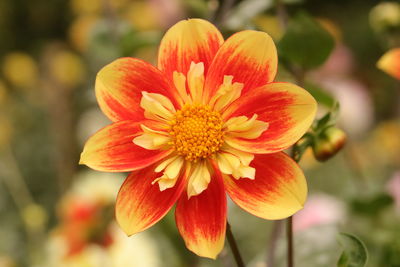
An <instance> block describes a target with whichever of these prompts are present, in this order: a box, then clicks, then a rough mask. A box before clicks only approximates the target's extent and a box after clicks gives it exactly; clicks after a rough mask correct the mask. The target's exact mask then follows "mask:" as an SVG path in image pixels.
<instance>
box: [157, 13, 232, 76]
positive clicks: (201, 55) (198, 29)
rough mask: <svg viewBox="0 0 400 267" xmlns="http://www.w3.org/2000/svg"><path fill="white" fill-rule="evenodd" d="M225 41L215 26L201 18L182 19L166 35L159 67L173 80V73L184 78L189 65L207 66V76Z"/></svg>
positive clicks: (205, 71)
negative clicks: (182, 75)
mask: <svg viewBox="0 0 400 267" xmlns="http://www.w3.org/2000/svg"><path fill="white" fill-rule="evenodd" d="M223 41H224V39H223V37H222V35H221V33H220V32H219V31H218V29H217V28H215V26H214V25H212V24H211V23H209V22H208V21H206V20H202V19H189V20H182V21H180V22H178V23H177V24H175V25H174V26H172V27H171V28H170V29H169V30H168V31H167V33H166V34H165V35H164V37H163V39H162V41H161V44H160V49H159V55H158V68H159V69H161V70H162V71H163V72H164V73H165V74H166V75H167V77H168V78H169V79H170V80H171V81H173V73H174V71H177V72H180V73H183V74H184V75H186V74H187V72H188V71H189V69H190V64H191V63H192V62H194V63H200V62H203V63H204V73H207V70H208V67H209V66H210V63H211V61H212V59H213V58H214V55H215V54H216V53H217V51H218V49H219V47H220V46H221V44H222V43H223Z"/></svg>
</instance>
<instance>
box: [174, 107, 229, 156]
mask: <svg viewBox="0 0 400 267" xmlns="http://www.w3.org/2000/svg"><path fill="white" fill-rule="evenodd" d="M169 124H170V129H169V134H170V137H171V141H170V145H172V146H173V147H174V148H175V150H176V152H177V153H178V154H179V155H181V156H182V157H184V158H185V160H188V161H193V162H197V161H198V160H199V159H201V158H207V157H209V156H210V155H211V154H213V153H215V152H217V151H219V150H220V148H221V146H222V144H223V142H224V140H223V138H224V131H223V121H222V118H221V114H220V113H219V112H218V111H213V110H212V109H211V108H210V107H209V106H207V105H197V104H193V105H185V106H184V107H183V108H182V109H181V110H178V111H177V112H176V113H175V114H174V117H173V119H172V120H171V121H170V122H169Z"/></svg>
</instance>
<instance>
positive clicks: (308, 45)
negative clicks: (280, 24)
mask: <svg viewBox="0 0 400 267" xmlns="http://www.w3.org/2000/svg"><path fill="white" fill-rule="evenodd" d="M334 45H335V42H334V40H333V38H332V36H331V35H330V34H329V33H328V32H327V31H325V30H324V29H323V28H322V27H321V25H320V24H319V23H318V22H317V21H315V20H314V19H313V18H312V17H310V16H309V15H308V14H306V13H304V12H302V13H299V14H297V15H296V16H295V17H294V18H293V19H292V20H291V21H289V24H288V28H287V31H286V33H285V35H284V36H283V37H282V39H281V40H280V42H279V43H278V51H279V55H280V56H281V57H282V58H284V59H286V60H288V61H289V62H292V63H295V64H297V65H299V66H301V67H303V68H305V69H311V68H315V67H318V66H320V65H321V64H322V63H324V62H325V60H326V59H327V58H328V56H329V54H330V53H331V51H332V49H333V47H334Z"/></svg>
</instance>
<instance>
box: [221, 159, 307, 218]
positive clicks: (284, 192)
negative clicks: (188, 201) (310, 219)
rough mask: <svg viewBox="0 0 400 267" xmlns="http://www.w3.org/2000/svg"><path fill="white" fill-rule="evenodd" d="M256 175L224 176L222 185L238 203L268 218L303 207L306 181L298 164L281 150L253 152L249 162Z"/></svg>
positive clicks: (291, 213) (259, 215)
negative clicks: (251, 159) (247, 176)
mask: <svg viewBox="0 0 400 267" xmlns="http://www.w3.org/2000/svg"><path fill="white" fill-rule="evenodd" d="M250 165H251V166H252V167H254V168H256V177H255V179H254V180H250V179H238V180H237V179H234V178H232V177H230V176H225V177H224V178H225V179H224V182H225V188H226V190H227V191H228V194H229V196H230V197H231V199H232V200H233V202H235V203H236V204H237V205H238V206H239V207H241V208H242V209H244V210H246V211H247V212H249V213H251V214H253V215H255V216H258V217H261V218H263V219H268V220H279V219H283V218H286V217H289V216H291V215H293V214H294V213H296V212H297V211H298V210H300V209H302V208H303V205H304V202H305V200H306V197H307V183H306V179H305V178H304V174H303V172H302V170H301V169H300V167H299V166H298V165H297V164H296V163H295V162H294V161H293V160H292V159H291V158H290V157H289V156H287V155H286V154H284V153H283V152H279V153H274V154H267V155H256V156H255V158H254V160H253V161H252V163H251V164H250Z"/></svg>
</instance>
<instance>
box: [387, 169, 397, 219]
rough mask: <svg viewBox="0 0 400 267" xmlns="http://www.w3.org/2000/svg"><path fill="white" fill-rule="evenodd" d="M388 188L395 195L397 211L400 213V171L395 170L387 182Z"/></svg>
mask: <svg viewBox="0 0 400 267" xmlns="http://www.w3.org/2000/svg"><path fill="white" fill-rule="evenodd" d="M386 190H387V192H388V193H389V194H390V195H391V196H392V197H393V199H394V204H395V207H396V211H397V213H398V214H400V171H397V172H395V173H394V175H393V177H392V178H391V179H390V180H389V181H388V182H387V184H386Z"/></svg>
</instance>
